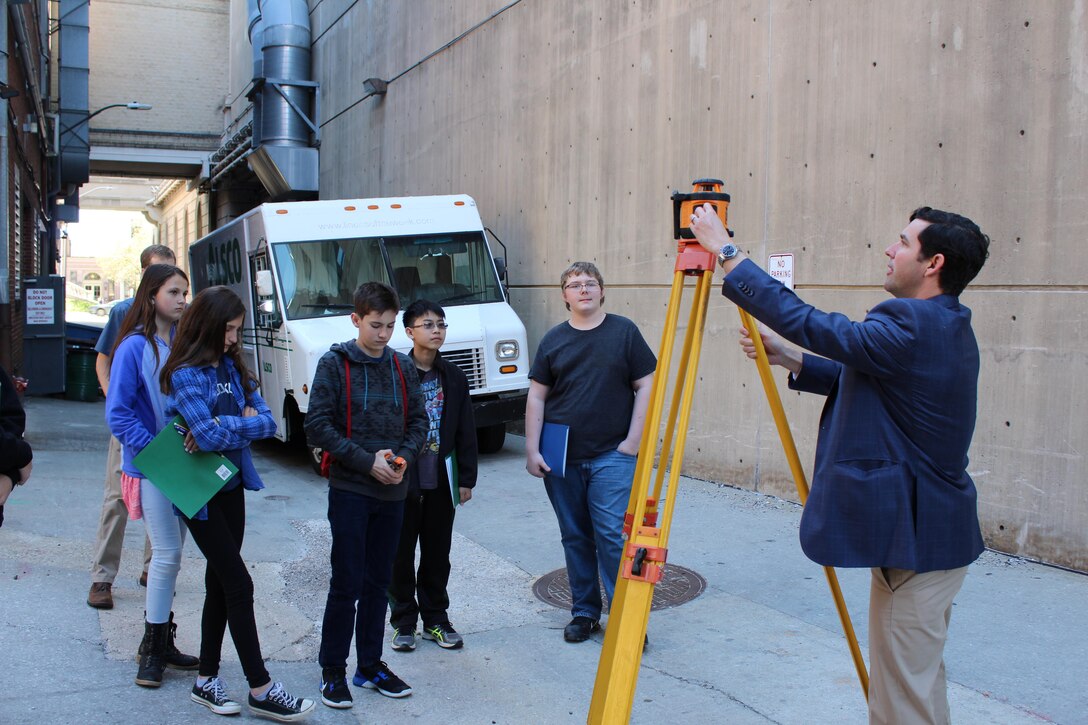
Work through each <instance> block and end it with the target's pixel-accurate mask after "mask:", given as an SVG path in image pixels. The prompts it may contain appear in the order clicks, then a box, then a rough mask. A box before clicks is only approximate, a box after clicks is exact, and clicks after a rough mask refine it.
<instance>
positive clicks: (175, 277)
mask: <svg viewBox="0 0 1088 725" xmlns="http://www.w3.org/2000/svg"><path fill="white" fill-rule="evenodd" d="M188 294H189V278H188V277H186V276H185V273H184V272H183V271H181V270H180V269H178V268H177V267H175V266H174V265H172V264H153V265H151V266H150V267H148V268H147V271H145V272H144V275H143V278H142V279H141V280H140V286H139V288H138V289H137V290H136V296H135V297H134V298H133V299H134V302H133V304H132V309H131V310H130V311H129V313H128V315H126V316H125V319H124V322H122V323H121V330H120V332H119V333H118V335H117V343H116V344H115V345H114V348H113V352H112V354H111V364H110V386H109V391H108V394H107V395H106V422H107V424H108V425H109V428H110V432H112V433H113V435H114V436H116V437H117V440H119V441H121V445H122V464H121V469H122V490H123V491H124V492H125V493H126V498H125V503H126V505H128V507H129V512H130V514H131V515H132V516H133V518H139V512H140V511H141V510H142V514H143V519H144V526H145V527H146V528H147V536H148V538H149V539H150V540H151V564H150V566H149V567H148V570H147V601H146V608H147V612H146V614H145V620H146V621H145V622H144V638H143V641H142V642H141V643H140V649H139V663H140V664H139V668H138V669H137V671H136V684H137V685H142V686H144V687H158V686H160V685H161V684H162V673H163V669H164V668H165V667H166V666H167V665H169V666H171V667H175V668H177V669H187V670H192V669H196V665H197V659H196V657H193V656H192V655H186V654H182V653H180V652H178V651H177V648H176V647H175V646H174V633H175V625H174V613H173V612H171V611H170V609H171V607H172V605H173V603H174V586H175V584H176V583H177V578H178V571H179V570H180V569H181V549H182V546H183V545H184V544H185V526H184V525H182V524H181V523H180V522H179V521H178V519H177V517H176V516H174V512H173V506H172V505H171V504H170V500H169V499H167V498H166V496H164V495H163V493H162V492H161V491H160V490H159V489H158V488H157V487H156V486H155V484H154V482H152V481H149V480H148V479H146V478H144V477H143V474H142V473H141V472H140V470H139V469H138V468H137V467H136V466H135V465H134V464H133V462H132V459H133V458H134V457H135V456H136V455H137V454H138V453H139V452H140V451H142V450H143V449H144V446H146V445H147V444H148V443H150V442H151V439H152V438H154V437H155V435H156V434H158V432H159V431H160V430H162V428H163V426H164V425H165V424H166V418H165V415H164V412H163V409H164V403H165V396H164V395H163V394H162V391H161V390H160V389H159V369H160V368H161V367H162V364H163V363H165V362H166V356H167V355H169V354H170V341H171V340H172V339H173V337H174V330H175V328H176V326H177V322H178V320H179V319H180V318H181V315H182V313H183V312H184V311H185V298H186V296H188ZM137 502H138V503H137Z"/></svg>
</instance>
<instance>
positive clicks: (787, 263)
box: [767, 254, 793, 289]
mask: <svg viewBox="0 0 1088 725" xmlns="http://www.w3.org/2000/svg"><path fill="white" fill-rule="evenodd" d="M767 273H768V274H769V275H771V276H772V277H774V278H775V279H777V280H778V281H779V282H781V283H782V284H784V285H786V286H787V287H788V288H790V289H793V255H792V254H772V255H770V256H769V257H767Z"/></svg>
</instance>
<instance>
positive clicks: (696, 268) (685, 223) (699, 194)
mask: <svg viewBox="0 0 1088 725" xmlns="http://www.w3.org/2000/svg"><path fill="white" fill-rule="evenodd" d="M691 185H692V191H691V193H690V194H681V193H680V192H679V191H674V192H673V193H672V226H673V238H675V239H676V244H677V248H676V268H675V271H677V272H683V273H684V274H686V275H689V276H690V275H697V274H699V273H701V272H705V271H707V270H710V271H713V270H714V262H715V258H714V255H713V254H712V253H710V252H708V251H706V250H705V249H703V248H702V247H700V246H699V243H698V242H697V241H695V234H694V233H692V231H691V215H692V214H694V213H695V208H696V207H699V206H702V205H703V204H710V206H711V207H712V208H713V209H714V211H715V212H716V213H717V214H718V218H719V219H721V220H722V225H723V226H725V228H726V229H727V230H729V236H733V231H732V230H730V229H729V194H726V193H725V192H723V191H722V181H721V180H720V179H696V180H695V181H693V182H691Z"/></svg>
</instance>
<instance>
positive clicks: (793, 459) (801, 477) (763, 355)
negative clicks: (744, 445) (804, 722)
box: [738, 308, 869, 700]
mask: <svg viewBox="0 0 1088 725" xmlns="http://www.w3.org/2000/svg"><path fill="white" fill-rule="evenodd" d="M738 310H739V311H740V321H741V324H742V325H744V329H746V330H748V336H749V337H751V338H752V342H753V343H755V348H756V368H757V369H758V370H759V378H760V380H761V381H762V382H763V390H764V392H765V393H766V394H767V402H768V403H769V404H770V406H771V416H772V417H773V418H774V423H775V426H776V427H777V428H778V437H779V438H781V440H782V448H783V449H784V450H785V452H786V460H788V461H789V465H790V471H791V472H792V473H793V482H794V483H795V484H796V486H797V496H798V498H800V499H801V505H804V503H805V502H806V501H807V500H808V480H807V479H806V478H805V471H804V469H803V468H802V467H801V458H800V456H798V455H797V445H796V443H794V440H793V432H792V431H791V430H790V424H789V421H787V420H786V411H785V409H784V408H783V407H782V398H781V397H780V396H779V395H778V387H777V386H776V385H775V382H774V377H773V375H772V373H771V363H770V361H769V360H768V359H767V351H766V350H765V349H764V348H763V338H762V337H761V336H760V334H759V323H757V322H756V321H755V319H754V318H753V317H752V316H751V315H750V314H748V313H747V312H746V311H745V310H743V309H740V308H738ZM823 569H824V575H825V576H826V577H827V585H828V586H829V587H830V588H831V596H832V597H834V599H835V609H836V610H837V611H838V613H839V621H840V622H841V623H842V629H843V633H844V634H845V635H846V641H847V644H848V645H849V647H850V656H851V657H852V658H853V660H854V669H856V670H857V673H858V680H859V681H860V682H861V690H862V692H863V693H864V694H865V699H866V700H868V699H869V672H868V670H866V668H865V658H864V657H862V654H861V647H860V646H859V645H858V638H857V635H855V634H854V625H853V623H852V622H851V621H850V612H849V611H848V610H847V608H846V600H845V599H843V596H842V589H841V588H840V587H839V577H838V576H837V575H836V574H835V569H834V568H832V567H830V566H825V567H824V568H823Z"/></svg>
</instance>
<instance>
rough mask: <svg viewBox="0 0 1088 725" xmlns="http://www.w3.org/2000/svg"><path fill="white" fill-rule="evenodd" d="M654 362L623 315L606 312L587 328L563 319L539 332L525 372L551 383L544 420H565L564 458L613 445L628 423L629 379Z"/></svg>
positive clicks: (602, 450)
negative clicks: (568, 436) (577, 327)
mask: <svg viewBox="0 0 1088 725" xmlns="http://www.w3.org/2000/svg"><path fill="white" fill-rule="evenodd" d="M656 367H657V358H656V357H655V356H654V353H653V351H651V350H650V346H649V345H647V344H646V340H644V339H643V337H642V333H641V332H639V330H638V327H636V326H635V323H633V322H631V321H630V320H629V319H627V318H626V317H621V316H619V315H606V316H605V318H604V322H602V323H601V324H600V325H598V326H597V327H595V328H593V329H592V330H576V329H575V328H573V327H571V325H570V323H569V322H564V323H561V324H559V325H556V326H555V327H553V328H552V329H550V330H548V332H547V333H545V335H544V337H543V338H541V340H540V345H539V346H538V347H537V350H536V358H535V359H534V360H533V366H532V368H531V369H530V370H529V378H530V379H532V380H535V381H536V382H538V383H540V384H541V385H547V386H549V387H550V388H551V390H550V391H549V392H548V398H547V400H546V401H545V403H544V420H545V421H547V422H549V423H562V424H564V425H568V426H570V438H569V441H568V443H567V460H568V461H579V460H585V459H588V458H595V457H597V456H599V455H602V454H604V453H607V452H609V451H612V450H615V448H616V446H618V445H619V444H620V443H621V442H622V441H623V439H624V438H626V437H627V431H628V429H629V428H630V427H631V411H632V410H633V409H634V404H635V391H634V388H632V387H631V384H632V383H634V382H635V381H636V380H638V379H639V378H643V377H646V376H647V375H649V374H650V373H652V372H653V371H654V368H656Z"/></svg>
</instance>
